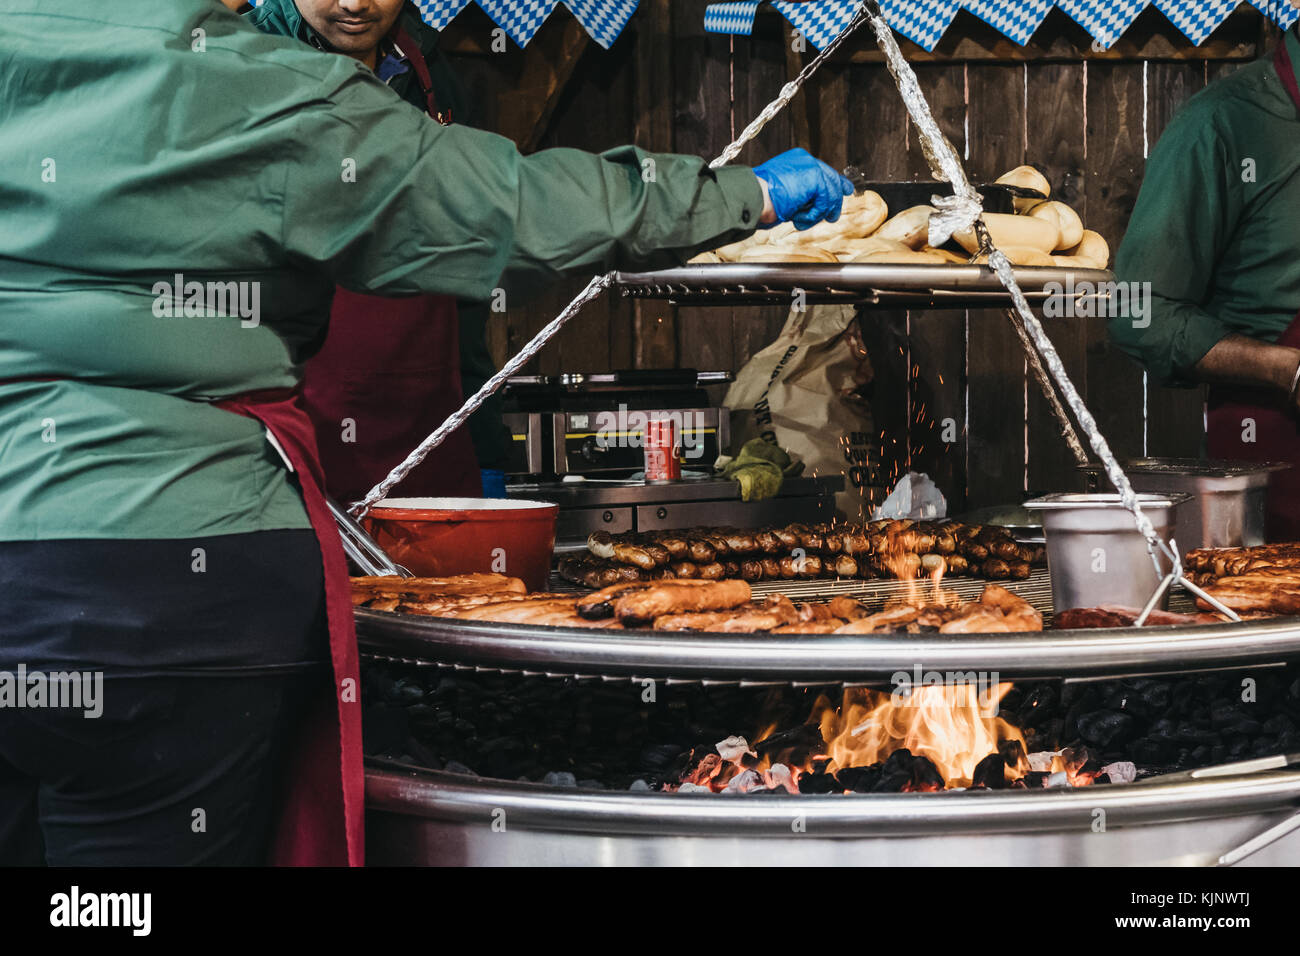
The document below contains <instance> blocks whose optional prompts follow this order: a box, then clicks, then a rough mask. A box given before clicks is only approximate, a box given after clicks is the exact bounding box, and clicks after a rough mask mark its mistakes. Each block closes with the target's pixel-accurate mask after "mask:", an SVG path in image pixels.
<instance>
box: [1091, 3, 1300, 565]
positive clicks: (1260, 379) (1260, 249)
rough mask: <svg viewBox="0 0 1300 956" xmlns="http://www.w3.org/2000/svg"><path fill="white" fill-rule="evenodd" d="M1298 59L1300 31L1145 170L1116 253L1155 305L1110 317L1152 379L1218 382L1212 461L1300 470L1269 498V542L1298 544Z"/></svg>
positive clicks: (1249, 69)
mask: <svg viewBox="0 0 1300 956" xmlns="http://www.w3.org/2000/svg"><path fill="white" fill-rule="evenodd" d="M1296 64H1300V38H1298V37H1297V32H1296V28H1293V29H1291V30H1290V31H1288V32H1287V33H1286V34H1285V36H1284V37H1283V40H1282V43H1281V44H1280V45H1279V48H1278V50H1277V51H1276V55H1275V56H1270V57H1266V58H1264V59H1261V60H1259V61H1258V62H1256V63H1252V64H1250V65H1249V66H1246V67H1243V68H1242V69H1240V70H1238V71H1237V72H1235V73H1233V74H1231V75H1229V76H1227V77H1225V78H1223V79H1221V80H1218V81H1216V82H1214V83H1212V84H1210V85H1209V86H1208V87H1207V88H1206V89H1205V90H1203V91H1201V92H1200V93H1198V94H1197V95H1196V96H1194V97H1192V98H1191V99H1190V100H1189V101H1188V103H1187V105H1186V106H1185V107H1184V108H1183V109H1182V110H1181V111H1180V112H1179V113H1178V115H1177V116H1175V117H1174V119H1173V121H1172V122H1171V123H1170V124H1169V128H1168V129H1167V130H1166V131H1165V133H1164V135H1163V136H1162V137H1161V139H1160V142H1159V143H1158V144H1157V145H1156V148H1155V150H1154V151H1153V152H1152V154H1151V158H1150V161H1149V162H1148V164H1147V171H1146V178H1145V179H1144V181H1143V183H1142V190H1141V193H1140V194H1139V196H1138V202H1137V206H1136V208H1135V209H1134V211H1133V217H1132V219H1131V221H1130V223H1129V227H1128V231H1127V233H1126V234H1125V236H1124V241H1123V244H1122V245H1121V247H1120V250H1119V254H1118V257H1117V259H1116V265H1115V271H1116V274H1117V277H1118V278H1119V280H1120V281H1121V282H1126V283H1136V284H1138V285H1137V286H1131V287H1130V288H1134V287H1136V288H1146V289H1147V290H1149V295H1150V306H1151V307H1150V310H1149V312H1148V311H1147V310H1142V313H1141V316H1140V317H1139V318H1133V317H1132V316H1128V315H1120V316H1116V317H1114V318H1112V319H1111V320H1110V323H1109V328H1110V334H1111V337H1112V339H1113V340H1114V341H1115V343H1116V344H1117V345H1119V347H1120V348H1122V349H1123V350H1124V351H1125V352H1127V353H1128V354H1130V355H1132V356H1133V357H1135V358H1137V359H1138V360H1139V361H1141V362H1142V363H1143V364H1144V365H1146V367H1147V368H1148V369H1149V370H1150V371H1151V373H1152V374H1153V376H1154V377H1155V379H1156V380H1157V381H1160V382H1162V383H1164V384H1167V385H1172V386H1188V385H1193V384H1195V383H1198V382H1208V383H1210V384H1211V390H1210V406H1209V453H1210V456H1211V457H1214V458H1228V459H1241V460H1250V461H1267V460H1278V459H1281V460H1285V461H1289V462H1294V463H1295V464H1296V466H1297V467H1296V468H1293V469H1292V470H1291V472H1290V473H1287V474H1284V475H1280V476H1277V477H1275V479H1274V483H1273V486H1272V488H1271V490H1270V501H1269V528H1270V531H1269V533H1270V536H1271V537H1273V538H1278V539H1288V540H1295V539H1297V538H1300V431H1298V430H1297V419H1296V412H1297V408H1298V407H1300V322H1297V321H1296V317H1297V310H1300V239H1298V238H1297V234H1296V223H1297V222H1300V112H1298V110H1300V94H1298V93H1297V84H1296V73H1295V66H1296Z"/></svg>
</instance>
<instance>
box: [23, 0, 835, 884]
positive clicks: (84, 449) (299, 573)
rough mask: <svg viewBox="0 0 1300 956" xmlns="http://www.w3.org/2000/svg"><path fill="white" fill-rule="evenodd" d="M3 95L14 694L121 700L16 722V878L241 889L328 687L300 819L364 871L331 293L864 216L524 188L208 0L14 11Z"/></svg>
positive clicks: (727, 179) (686, 162)
mask: <svg viewBox="0 0 1300 956" xmlns="http://www.w3.org/2000/svg"><path fill="white" fill-rule="evenodd" d="M51 49H57V50H58V56H57V60H56V61H54V62H55V64H56V67H55V68H52V66H51V63H52V61H51V59H50V50H51ZM0 71H2V72H0V209H3V210H4V228H3V229H0V628H3V638H4V640H3V641H0V671H5V672H8V673H14V672H17V671H24V672H27V673H30V672H31V671H32V670H34V669H41V668H44V669H46V670H50V669H54V668H58V669H61V670H73V669H75V670H78V671H85V672H86V673H87V674H90V675H91V676H93V675H94V674H99V675H101V676H102V678H103V679H104V681H105V682H112V683H113V688H112V689H111V691H110V690H109V689H105V692H104V695H103V698H102V701H101V703H102V705H103V706H102V710H101V712H100V713H101V715H102V720H98V722H97V721H96V720H87V719H83V718H82V716H81V715H80V714H79V713H74V712H72V711H70V710H67V709H62V710H60V709H41V710H25V711H21V712H18V711H15V710H14V709H12V707H11V706H0V821H3V824H2V825H0V862H14V861H15V860H22V861H29V862H31V861H39V860H42V859H43V860H45V861H48V862H52V863H62V864H86V863H104V864H107V863H163V864H165V863H185V862H200V861H206V862H224V863H248V862H256V861H257V860H259V859H261V858H262V854H263V851H264V848H265V847H266V845H267V830H268V827H269V825H270V819H271V818H270V810H269V804H270V802H271V801H270V794H271V793H272V792H273V791H274V790H275V788H276V786H277V785H278V783H279V779H278V778H280V777H281V775H282V770H281V769H280V768H282V767H283V766H286V765H288V763H289V761H288V760H287V759H286V755H288V756H293V754H292V753H289V752H288V749H289V748H290V747H291V746H292V743H293V741H294V740H295V739H296V733H297V728H296V727H295V726H294V725H295V724H296V723H297V722H298V716H299V714H300V713H301V712H302V711H303V707H302V704H301V703H300V702H299V699H300V698H299V695H300V694H305V693H309V692H316V691H319V690H322V689H331V690H330V693H329V694H328V695H327V696H325V697H324V698H323V699H321V698H317V706H319V705H320V704H322V703H323V704H327V705H328V707H329V708H335V706H336V705H337V717H338V727H337V728H336V731H337V733H336V734H335V739H334V741H333V743H332V745H330V744H329V742H328V741H323V742H322V743H321V748H320V749H319V750H313V751H311V754H310V755H308V756H309V757H310V756H311V755H315V756H317V757H319V758H320V760H321V761H323V762H324V763H325V764H329V763H332V764H333V772H334V773H335V777H336V779H335V784H337V786H336V787H335V788H334V789H332V790H331V791H330V792H328V793H326V792H324V791H316V793H317V794H318V803H320V805H321V807H323V808H324V809H321V807H318V808H316V809H317V810H318V811H319V812H318V813H316V814H315V816H313V815H312V813H311V812H310V811H311V810H312V807H310V806H306V807H305V808H304V809H303V810H302V814H301V815H299V816H298V817H295V818H292V822H293V825H294V826H296V827H298V831H299V832H298V835H299V836H300V837H303V838H305V839H307V840H308V842H310V838H312V837H313V836H314V835H316V834H323V836H321V838H320V842H321V843H322V844H324V843H328V844H329V848H330V854H329V856H328V858H329V859H331V860H335V861H348V862H353V863H355V862H358V861H359V858H360V857H359V853H358V847H359V837H360V829H359V827H360V814H359V808H358V807H357V805H356V801H355V797H356V795H358V794H359V788H360V785H361V779H360V746H359V739H358V737H357V732H358V731H359V717H358V716H357V714H358V713H359V710H358V707H357V704H356V696H355V694H356V669H355V656H356V648H355V637H354V636H352V639H351V643H350V644H349V642H348V640H347V638H348V637H349V629H350V627H351V621H350V614H348V613H343V614H340V613H338V604H339V599H340V597H341V599H342V602H343V608H344V612H347V611H348V610H349V609H348V607H347V593H346V592H347V581H346V569H345V568H344V567H343V565H342V555H341V551H340V550H339V544H338V540H337V535H336V534H334V532H333V529H332V528H329V527H328V526H327V524H326V521H323V520H322V519H321V510H322V508H321V502H320V499H319V484H320V479H319V467H318V464H316V463H314V462H313V461H312V453H313V449H312V448H311V447H310V445H311V441H310V426H309V424H307V423H306V422H305V416H303V415H302V414H301V412H300V411H298V410H295V407H294V404H293V399H292V391H293V390H294V389H295V387H296V386H297V385H298V382H299V379H300V375H301V367H302V363H303V362H304V361H305V360H306V359H307V358H308V357H310V355H311V354H312V353H313V351H314V350H315V349H316V348H317V347H318V346H319V343H320V341H321V339H322V337H323V333H324V328H325V319H326V314H327V311H328V304H329V301H330V297H331V295H332V293H333V290H334V288H335V286H336V285H341V286H343V287H345V288H347V289H351V290H354V291H356V292H360V293H365V294H373V295H382V296H403V295H423V294H427V293H442V294H446V295H453V296H457V297H460V298H464V299H472V300H486V299H488V298H490V297H491V296H492V295H493V292H494V290H495V289H498V288H504V289H506V290H508V291H509V290H515V291H517V290H520V289H524V288H527V287H529V286H536V285H539V284H543V283H546V282H549V281H552V280H553V279H554V278H555V277H557V276H560V275H568V274H583V273H586V274H590V273H593V272H598V271H602V270H606V269H610V268H616V267H622V266H624V265H626V266H633V265H635V266H637V267H646V266H656V265H660V264H671V263H680V262H682V261H684V260H685V259H686V258H688V257H690V256H691V255H693V254H694V253H695V252H697V251H699V250H702V249H704V248H709V247H712V246H716V245H718V244H720V243H723V242H728V241H732V240H735V239H737V238H740V237H743V236H745V235H748V234H750V233H751V232H752V231H753V230H754V229H755V228H757V227H759V225H760V224H768V223H773V222H776V221H778V220H781V219H789V220H792V221H794V222H796V223H797V224H798V225H800V226H810V225H812V224H813V223H815V222H817V221H819V220H821V219H822V218H826V217H832V218H833V217H835V216H837V215H838V212H839V206H840V200H841V197H842V196H843V195H846V194H847V193H848V192H850V191H851V186H849V185H848V183H847V181H846V180H844V179H843V177H841V176H839V175H838V174H836V173H834V172H833V171H832V170H830V169H829V168H827V167H826V166H825V165H824V164H820V163H817V162H816V161H815V160H813V159H812V158H811V157H809V156H807V154H806V153H801V152H792V153H787V154H782V156H779V157H777V158H775V159H774V160H771V161H769V162H768V163H765V164H763V165H762V166H760V167H758V168H757V169H748V168H742V167H729V168H724V169H717V170H711V169H709V168H708V167H707V166H706V165H705V164H704V163H703V162H702V161H701V160H700V159H698V158H696V157H688V156H675V155H666V154H662V155H651V154H647V153H645V152H644V151H642V150H639V149H636V148H634V147H624V148H620V149H614V150H611V151H609V152H607V153H604V154H602V155H599V156H597V155H593V154H590V153H584V152H580V151H577V150H567V149H556V150H546V151H543V152H540V153H537V154H534V155H532V156H528V157H524V156H521V155H520V154H519V153H518V151H517V150H516V149H515V147H514V145H513V144H512V143H510V142H509V141H507V140H505V139H503V138H502V137H499V136H494V135H492V134H490V133H485V132H481V131H478V130H473V129H470V128H468V127H464V126H458V125H453V126H448V127H443V126H441V125H439V124H438V123H435V122H431V121H429V120H428V119H427V118H425V117H424V116H422V115H421V114H419V113H418V112H416V111H415V110H412V109H411V108H410V107H409V106H408V105H407V104H405V103H403V102H402V101H401V100H400V99H398V98H397V97H396V96H395V94H394V93H393V91H392V90H390V89H388V88H387V87H386V86H385V85H384V84H383V83H382V82H381V81H380V80H379V79H378V78H377V77H376V76H375V75H374V74H373V73H372V72H371V71H370V70H369V69H367V68H366V67H365V66H363V65H361V64H359V63H357V62H355V61H353V60H351V59H349V58H347V57H342V56H333V55H324V54H321V53H319V52H316V51H313V50H311V49H309V48H308V47H306V46H305V45H304V44H302V43H299V42H298V41H296V40H290V39H285V38H278V37H271V36H266V35H264V34H261V33H259V32H258V31H257V30H255V29H254V28H253V27H252V26H251V25H249V24H247V23H245V22H244V21H243V20H242V19H241V18H240V17H237V16H235V15H233V14H232V13H231V12H230V11H228V10H227V9H225V8H224V7H223V6H222V5H221V4H220V3H219V2H218V0H171V2H168V3H162V4H160V3H157V2H156V0H115V2H113V3H111V4H93V5H87V4H86V3H84V2H83V0H7V2H6V4H5V15H4V29H3V31H0ZM651 160H652V161H653V162H651ZM652 169H653V172H654V175H653V176H651V175H649V174H648V172H649V170H652ZM232 412H235V414H232ZM268 432H269V436H268ZM268 437H269V438H270V439H271V440H268ZM286 463H288V464H291V465H292V466H293V471H292V472H290V471H289V470H288V469H287V468H286V467H285V466H286ZM309 513H310V518H311V520H309ZM313 527H315V529H316V531H315V532H313V530H312V529H313ZM322 562H323V564H324V567H322ZM322 581H324V598H325V600H324V601H322ZM324 611H328V614H327V615H326V614H324V613H323V612H324ZM324 617H328V624H329V647H328V656H327V651H326V648H325V643H324V633H323V627H322V624H323V618H324ZM330 659H332V661H333V680H331V681H329V682H327V683H326V684H321V683H319V680H320V677H321V674H320V670H319V668H320V664H321V663H322V662H323V661H325V660H330ZM0 686H4V685H3V684H0ZM3 703H4V701H3V699H0V704H3ZM345 712H346V715H347V716H345ZM314 739H318V740H319V739H320V738H314ZM330 746H332V747H333V749H332V750H330ZM297 752H298V753H299V754H302V753H303V751H297ZM331 753H332V754H333V757H332V759H331V758H330V754H331ZM340 754H341V755H342V756H341V762H340ZM318 763H320V761H318ZM340 774H341V777H340ZM298 779H300V778H299V777H297V776H295V778H294V780H293V781H292V782H294V783H295V784H296V783H297V781H298ZM304 779H305V778H304ZM340 781H341V782H340ZM339 787H341V788H342V789H341V791H340V790H339ZM340 794H341V795H340ZM349 794H351V795H352V797H353V800H352V803H351V804H349ZM339 806H342V807H343V810H344V812H345V813H346V816H347V819H346V823H345V822H344V821H343V820H341V819H339V818H338V817H336V816H335V815H334V814H333V810H334V809H335V808H337V807H339ZM38 807H39V811H38V809H37V808H38ZM195 808H202V809H203V811H204V812H203V820H202V826H200V825H199V823H200V821H198V820H197V818H196V817H195V816H194V812H195ZM284 819H288V818H282V822H283V820H284ZM38 823H39V826H38ZM327 831H328V832H327ZM279 832H280V833H281V835H283V834H285V833H286V832H287V831H286V830H285V829H284V827H283V826H282V827H281V828H280V831H279ZM345 835H346V841H347V846H346V854H345V855H343V856H340V855H339V854H338V847H339V844H340V841H341V840H342V838H343V837H344V836H345ZM33 838H36V839H37V840H39V842H43V846H39V845H34V844H33V842H32V841H33ZM24 839H26V840H27V842H26V843H23V842H22V841H23V840H24ZM295 859H296V858H295Z"/></svg>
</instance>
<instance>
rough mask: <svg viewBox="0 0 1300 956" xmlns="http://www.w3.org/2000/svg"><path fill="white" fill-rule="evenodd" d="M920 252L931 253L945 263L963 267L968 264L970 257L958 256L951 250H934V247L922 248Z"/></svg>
mask: <svg viewBox="0 0 1300 956" xmlns="http://www.w3.org/2000/svg"><path fill="white" fill-rule="evenodd" d="M921 251H922V252H932V253H934V254H935V255H936V256H940V257H942V258H943V260H944V261H945V262H952V263H955V264H957V265H963V266H964V265H966V263H968V262H970V256H960V255H958V254H957V253H955V252H953V251H952V250H951V249H936V248H934V246H924V247H922V249H921Z"/></svg>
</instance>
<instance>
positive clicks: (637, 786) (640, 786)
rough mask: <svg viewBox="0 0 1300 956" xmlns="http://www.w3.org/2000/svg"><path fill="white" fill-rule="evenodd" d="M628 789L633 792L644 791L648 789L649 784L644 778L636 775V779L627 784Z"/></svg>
mask: <svg viewBox="0 0 1300 956" xmlns="http://www.w3.org/2000/svg"><path fill="white" fill-rule="evenodd" d="M628 789H629V790H632V791H635V792H645V791H649V789H650V784H648V783H646V781H645V780H643V779H641V778H640V777H638V778H637V779H635V780H633V781H632V783H631V784H630V785H629V786H628Z"/></svg>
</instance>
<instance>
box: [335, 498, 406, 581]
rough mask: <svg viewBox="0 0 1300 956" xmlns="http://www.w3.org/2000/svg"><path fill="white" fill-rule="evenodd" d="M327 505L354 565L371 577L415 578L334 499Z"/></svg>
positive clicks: (344, 547)
mask: <svg viewBox="0 0 1300 956" xmlns="http://www.w3.org/2000/svg"><path fill="white" fill-rule="evenodd" d="M326 503H327V504H328V505H329V509H330V514H332V515H333V516H334V523H335V524H336V525H338V529H339V537H340V538H342V539H343V550H344V552H345V553H346V554H347V556H348V557H349V558H350V559H351V560H352V563H353V564H355V565H356V566H357V567H358V568H360V569H361V570H362V571H363V572H365V573H366V574H368V575H370V576H371V577H389V576H396V577H401V578H412V577H415V575H413V574H412V573H411V572H410V571H408V570H406V568H404V567H402V566H401V565H400V564H397V563H396V562H394V561H393V559H392V558H390V557H389V556H388V555H387V554H386V553H384V549H383V548H381V547H380V546H379V545H378V544H376V543H375V539H374V538H372V537H370V535H369V534H367V533H366V529H365V528H363V527H361V525H360V523H359V522H358V521H357V520H356V519H355V518H353V517H352V516H351V515H350V514H348V513H347V511H345V510H344V509H343V508H341V507H340V506H339V505H338V504H337V503H336V502H335V501H334V500H333V499H329V498H327V499H326Z"/></svg>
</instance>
